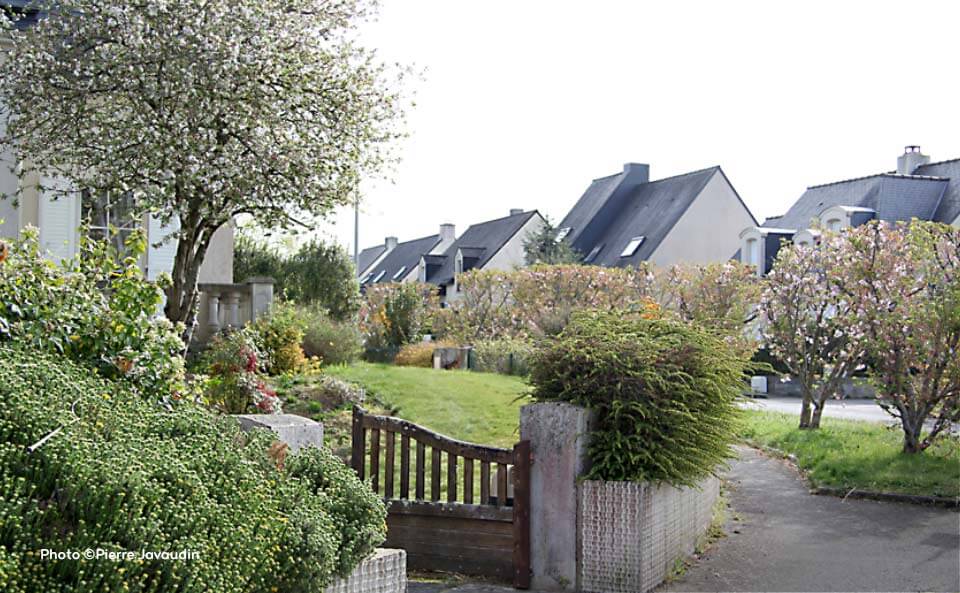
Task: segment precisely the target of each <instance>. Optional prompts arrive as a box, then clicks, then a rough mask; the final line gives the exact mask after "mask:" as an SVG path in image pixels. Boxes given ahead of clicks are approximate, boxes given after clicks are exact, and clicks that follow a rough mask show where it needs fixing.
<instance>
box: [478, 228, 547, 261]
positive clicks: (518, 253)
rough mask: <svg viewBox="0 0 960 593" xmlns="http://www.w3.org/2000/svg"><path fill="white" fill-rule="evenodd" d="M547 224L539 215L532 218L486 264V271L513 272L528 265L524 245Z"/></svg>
mask: <svg viewBox="0 0 960 593" xmlns="http://www.w3.org/2000/svg"><path fill="white" fill-rule="evenodd" d="M544 224H545V222H544V220H543V217H542V216H540V215H539V214H537V215H534V216H531V217H530V220H528V221H527V223H526V224H525V225H523V226H522V227H520V230H519V231H517V232H516V233H514V235H513V236H512V237H510V240H509V241H507V242H506V243H504V245H503V246H502V247H501V248H500V251H498V252H497V253H495V254H494V256H493V257H491V258H490V259H489V260H487V263H486V264H484V266H483V269H484V270H513V269H515V268H520V267H523V266H525V265H526V263H527V259H526V251H525V250H524V249H523V244H524V243H525V242H526V241H527V240H528V239H529V237H530V235H532V234H534V233H536V232H538V231H539V230H540V229H542V228H543V225H544Z"/></svg>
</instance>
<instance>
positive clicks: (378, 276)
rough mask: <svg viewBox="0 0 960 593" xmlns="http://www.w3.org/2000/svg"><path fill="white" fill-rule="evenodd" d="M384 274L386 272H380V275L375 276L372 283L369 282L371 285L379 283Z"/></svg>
mask: <svg viewBox="0 0 960 593" xmlns="http://www.w3.org/2000/svg"><path fill="white" fill-rule="evenodd" d="M386 273H387V271H386V270H380V273H379V274H377V275H376V277H375V278H374V279H373V282H371V284H376V283H377V282H380V280H381V279H383V276H384V274H386Z"/></svg>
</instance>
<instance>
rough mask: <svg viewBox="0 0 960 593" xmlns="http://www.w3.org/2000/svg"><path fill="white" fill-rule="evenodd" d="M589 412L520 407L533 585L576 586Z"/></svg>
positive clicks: (558, 407)
mask: <svg viewBox="0 0 960 593" xmlns="http://www.w3.org/2000/svg"><path fill="white" fill-rule="evenodd" d="M590 426H591V422H590V413H589V412H588V411H587V410H585V409H583V408H580V407H577V406H573V405H570V404H565V403H536V404H530V405H526V406H523V408H521V410H520V439H521V440H528V441H530V450H531V454H532V457H533V465H532V466H531V468H530V503H531V504H530V507H531V508H530V565H531V570H532V572H533V577H532V582H531V588H532V589H536V590H542V591H577V590H579V583H577V573H578V571H577V550H578V549H579V545H578V539H577V538H578V533H577V499H578V497H577V478H579V477H580V476H582V475H583V474H584V472H586V470H587V469H588V460H587V436H588V431H589V429H590Z"/></svg>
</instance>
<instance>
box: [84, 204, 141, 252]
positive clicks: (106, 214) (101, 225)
mask: <svg viewBox="0 0 960 593" xmlns="http://www.w3.org/2000/svg"><path fill="white" fill-rule="evenodd" d="M80 207H81V214H80V216H81V217H82V218H83V220H84V222H85V223H86V224H88V225H89V227H90V237H92V238H94V239H100V240H102V239H107V240H108V241H110V242H111V243H112V244H113V246H114V247H115V248H116V249H117V251H118V252H119V253H123V251H124V243H125V242H126V240H127V237H129V236H130V233H131V232H133V231H134V230H136V229H138V228H140V225H141V221H140V220H139V217H138V216H137V213H136V204H135V203H134V199H133V194H131V193H129V192H128V193H124V194H121V195H119V196H117V195H112V194H100V195H94V194H93V192H91V191H90V190H83V192H81V195H80Z"/></svg>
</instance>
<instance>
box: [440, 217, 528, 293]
mask: <svg viewBox="0 0 960 593" xmlns="http://www.w3.org/2000/svg"><path fill="white" fill-rule="evenodd" d="M534 216H540V213H539V212H537V211H536V210H531V211H529V212H521V213H520V214H513V215H511V216H507V217H504V218H497V219H496V220H488V221H487V222H481V223H479V224H474V225H471V226H470V228H468V229H467V230H466V231H464V233H463V234H462V235H460V237H459V238H458V239H457V240H456V241H454V242H453V244H452V245H450V247H448V248H447V250H446V251H445V252H444V256H446V257H444V258H443V263H442V264H441V265H440V267H439V268H438V269H437V270H436V271H435V272H433V274H431V275H430V277H429V278H427V281H428V282H431V283H433V284H437V285H440V286H442V285H444V284H449V283H450V282H452V281H453V275H454V263H455V260H456V255H457V250H458V249H460V248H461V247H462V248H463V249H464V250H465V251H467V252H468V253H469V254H470V255H469V256H478V257H479V259H478V260H477V262H476V263H474V265H473V268H482V267H483V266H484V265H486V263H487V262H488V261H490V258H491V257H493V256H494V255H496V254H497V252H498V251H500V248H501V247H503V246H504V245H505V244H506V243H507V241H509V240H510V239H511V238H512V237H513V236H514V235H516V234H517V233H518V232H519V231H520V229H522V228H523V225H525V224H527V222H528V221H529V220H530V219H531V218H533V217H534ZM478 249H482V250H483V251H482V252H480V253H479V255H477V253H478V252H477V250H478ZM469 256H468V257H469Z"/></svg>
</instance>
